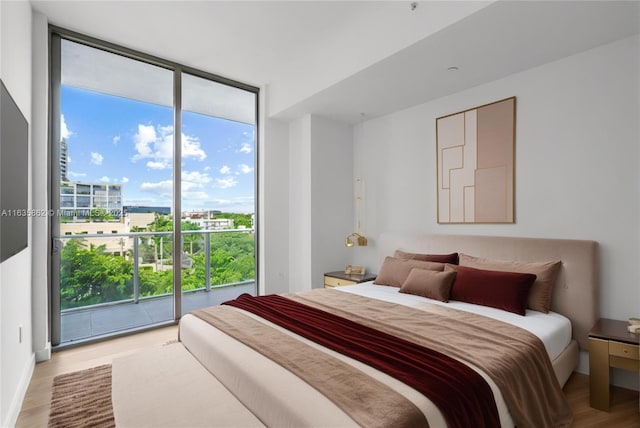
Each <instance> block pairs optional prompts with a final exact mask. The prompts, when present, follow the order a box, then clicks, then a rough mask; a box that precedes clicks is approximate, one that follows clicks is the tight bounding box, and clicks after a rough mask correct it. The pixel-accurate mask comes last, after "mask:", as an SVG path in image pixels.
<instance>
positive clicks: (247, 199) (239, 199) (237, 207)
mask: <svg viewBox="0 0 640 428" xmlns="http://www.w3.org/2000/svg"><path fill="white" fill-rule="evenodd" d="M212 203H213V205H214V206H216V207H219V208H220V209H224V210H227V211H230V212H236V213H252V212H254V211H255V198H254V197H253V196H236V197H235V198H231V199H214V200H213V201H212Z"/></svg>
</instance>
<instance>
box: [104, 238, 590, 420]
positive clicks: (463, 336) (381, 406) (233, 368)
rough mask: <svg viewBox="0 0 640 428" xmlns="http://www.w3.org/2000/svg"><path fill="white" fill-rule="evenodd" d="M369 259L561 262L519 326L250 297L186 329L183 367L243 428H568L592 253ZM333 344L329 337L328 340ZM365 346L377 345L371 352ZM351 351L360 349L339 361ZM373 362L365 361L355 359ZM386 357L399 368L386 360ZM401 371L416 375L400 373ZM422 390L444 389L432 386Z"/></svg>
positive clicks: (524, 251)
mask: <svg viewBox="0 0 640 428" xmlns="http://www.w3.org/2000/svg"><path fill="white" fill-rule="evenodd" d="M374 245H376V246H377V249H378V254H379V260H380V266H381V267H384V263H385V259H386V257H387V256H389V255H393V254H394V252H395V251H396V250H402V251H405V252H407V253H424V254H445V253H464V254H468V255H474V256H481V257H483V258H488V259H496V260H508V261H516V262H537V261H550V260H551V261H560V262H561V264H560V268H559V271H558V273H557V279H556V281H555V282H556V283H555V286H554V288H553V298H552V300H551V302H552V303H551V311H550V312H549V314H542V313H540V312H536V311H531V310H528V309H527V311H526V315H525V316H521V315H516V314H513V313H507V312H505V311H503V310H501V309H498V308H491V307H486V306H484V305H476V304H472V303H467V302H456V301H449V302H448V303H442V302H438V301H435V300H433V299H427V298H425V297H422V296H417V295H415V294H407V293H400V292H399V287H393V286H389V285H386V284H375V283H364V284H358V285H355V286H349V287H340V288H339V289H338V290H327V289H320V290H311V291H309V292H303V293H296V294H295V295H286V296H270V297H269V299H264V298H262V299H253V298H251V297H250V296H245V297H243V298H241V299H237V301H236V302H235V303H234V302H232V303H230V304H229V305H223V306H221V307H216V308H209V309H206V310H205V311H198V313H193V314H189V315H187V316H184V317H183V318H182V319H181V322H180V331H179V335H180V342H181V346H183V347H184V348H185V349H186V350H188V353H186V355H189V356H190V357H193V358H195V360H197V361H198V362H199V364H200V365H201V367H200V368H202V367H203V368H205V369H206V372H207V373H210V374H212V375H213V377H214V378H215V381H216V382H219V384H221V385H223V386H224V388H223V389H226V391H228V392H229V393H230V395H229V394H228V395H226V396H225V400H228V401H233V402H234V403H235V404H237V405H238V406H239V407H240V408H242V411H243V412H245V413H246V414H248V415H250V416H251V417H255V419H251V418H247V417H246V415H245V414H243V418H244V419H242V421H243V422H239V425H243V426H246V425H251V426H253V425H257V424H264V425H266V426H273V427H276V426H277V427H300V426H335V427H348V426H427V425H428V426H430V427H440V426H442V427H444V426H504V427H508V426H511V427H513V426H516V425H517V426H518V427H526V426H536V427H539V426H569V424H570V421H571V415H570V410H569V409H568V405H567V403H566V399H565V397H564V395H563V393H562V391H561V389H560V388H561V386H562V385H564V383H565V382H566V380H567V379H568V377H569V376H570V374H571V372H572V371H573V370H574V369H575V368H576V366H577V363H578V354H579V350H580V349H581V348H582V349H586V345H587V332H588V329H589V328H590V327H591V325H593V323H595V321H596V320H597V318H598V301H597V299H598V276H599V273H598V246H597V243H596V242H593V241H578V240H558V239H532V238H513V237H485V236H463V235H411V236H409V235H399V234H384V235H382V236H381V237H380V238H379V239H378V240H377V241H376V242H375V244H374ZM465 269H466V268H465ZM457 275H458V276H461V274H460V273H458V274H457ZM379 277H380V276H379ZM302 310H304V313H303V314H301V315H296V316H299V317H300V318H295V319H290V317H291V316H292V315H291V314H294V313H296V314H297V313H298V312H299V311H302ZM326 313H329V315H328V316H327V315H326ZM319 316H322V318H321V319H320V318H318V317H319ZM325 317H326V319H325ZM325 324H326V325H325ZM307 325H308V326H307ZM317 325H322V328H323V329H322V330H321V331H320V332H318V331H317V330H316V329H317V328H319V327H317ZM305 326H307V327H305ZM307 328H309V329H310V330H306V329H307ZM356 329H357V332H356ZM327 332H330V333H331V335H333V334H334V333H336V337H331V338H323V337H324V336H325V335H328V333H327ZM319 336H323V337H319ZM361 336H362V339H361ZM372 336H380V337H381V339H380V340H384V341H385V342H384V344H383V345H379V344H375V345H371V346H370V345H369V342H370V341H372V340H373V339H372ZM311 339H313V340H311ZM323 340H325V342H323ZM360 340H362V343H363V344H364V345H362V344H361V343H360V342H359V341H360ZM376 340H378V339H376ZM387 340H389V342H386V341H387ZM345 342H350V343H349V347H350V346H352V344H351V342H353V343H354V344H355V345H353V346H355V347H357V346H364V348H358V349H356V350H350V349H346V347H347V345H345ZM320 343H321V344H320ZM379 346H382V348H380V349H383V351H381V352H380V351H379V350H378V348H377V347H379ZM405 347H406V348H405ZM450 348H451V349H450ZM498 348H500V349H498ZM503 348H504V349H503ZM362 349H364V350H366V352H363V351H362ZM376 352H378V353H380V355H379V356H378V357H375V355H376ZM496 352H498V353H501V354H499V355H500V357H499V358H496V355H497V354H496ZM369 353H371V354H373V357H372V356H371V355H366V356H362V354H369ZM396 353H397V356H396ZM423 353H424V354H425V355H427V354H428V358H434V362H433V363H431V364H432V366H429V368H428V369H424V368H416V367H415V364H414V358H418V357H417V356H422V355H423ZM391 354H393V358H395V359H393V360H388V358H391V357H389V355H391ZM376 358H377V359H376ZM420 358H422V357H420ZM425 358H426V357H425ZM405 363H406V364H405ZM404 365H407V366H408V367H409V368H408V369H407V370H422V371H416V372H415V373H416V374H415V375H414V374H413V373H414V372H413V371H405V372H401V373H396V372H400V369H399V368H398V367H399V366H402V367H404ZM441 367H446V370H441V369H440V368H441ZM115 369H116V367H114V376H115ZM385 370H387V371H385ZM407 373H409V374H407ZM394 376H395V377H394ZM423 376H427V377H429V379H431V378H430V376H440V377H436V378H435V380H434V379H432V380H430V381H429V382H426V381H422V379H423ZM396 377H397V378H398V379H403V380H402V381H401V380H398V379H396ZM445 378H446V379H449V380H447V381H446V382H448V383H451V384H452V385H448V384H447V385H446V386H442V390H440V389H439V388H440V386H439V387H438V389H437V390H430V389H429V388H431V387H427V386H425V385H426V384H428V383H429V384H431V383H433V384H438V385H440V384H442V385H444V383H446V382H445ZM450 378H451V379H450ZM416 379H420V381H416ZM424 379H426V378H424ZM461 379H464V381H461ZM523 379H524V381H523ZM114 382H115V381H114ZM412 382H413V383H412ZM474 391H475V392H474ZM428 394H431V395H428ZM474 394H475V395H474ZM487 397H489V400H490V401H491V403H489V402H487V401H486V400H487ZM114 407H116V410H117V406H116V405H115V403H114ZM494 407H495V410H493V409H494ZM487 409H489V410H487ZM117 415H118V411H116V416H117ZM116 420H118V419H116ZM209 421H211V419H209ZM225 421H226V422H227V423H228V421H229V420H228V418H227V419H225ZM247 421H254V422H255V423H253V422H247ZM258 421H259V422H258ZM472 421H473V422H472Z"/></svg>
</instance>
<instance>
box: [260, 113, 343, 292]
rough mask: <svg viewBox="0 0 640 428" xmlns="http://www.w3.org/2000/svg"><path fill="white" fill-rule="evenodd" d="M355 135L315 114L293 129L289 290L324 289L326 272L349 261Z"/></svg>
mask: <svg viewBox="0 0 640 428" xmlns="http://www.w3.org/2000/svg"><path fill="white" fill-rule="evenodd" d="M352 133H353V130H352V128H351V126H349V125H344V124H341V123H338V122H335V121H332V120H329V119H325V118H322V117H319V116H311V115H306V116H303V117H301V118H300V119H298V120H296V121H293V122H292V123H291V124H290V126H289V291H303V290H308V289H310V288H318V287H322V286H323V273H324V272H327V271H332V270H339V269H342V268H344V266H345V265H346V264H347V263H349V261H348V259H349V256H350V254H349V251H348V249H347V248H346V247H345V246H344V238H345V236H346V235H347V234H349V233H350V232H352V231H353V227H354V220H353V184H352V181H353V143H352ZM263 226H264V227H269V224H268V223H266V224H265V225H263Z"/></svg>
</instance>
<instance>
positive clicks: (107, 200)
mask: <svg viewBox="0 0 640 428" xmlns="http://www.w3.org/2000/svg"><path fill="white" fill-rule="evenodd" d="M51 46H52V55H51V58H52V61H51V64H52V67H51V77H52V78H51V94H52V96H51V100H52V103H51V106H52V108H51V122H52V132H51V153H52V162H51V171H52V178H51V189H52V191H51V206H52V209H53V210H54V213H55V215H54V216H53V217H52V220H51V221H52V224H51V233H52V241H53V248H54V251H53V255H52V263H51V265H52V267H53V269H52V287H51V288H52V294H51V297H52V298H51V302H52V343H53V344H54V345H58V344H68V343H72V342H76V341H82V340H87V339H92V338H97V337H101V336H104V335H111V334H116V333H120V332H123V331H129V330H132V329H139V328H146V327H148V326H151V325H158V324H162V323H167V322H173V321H174V320H176V319H178V318H179V317H180V316H181V315H182V314H184V313H186V312H188V311H190V310H193V309H196V308H199V307H204V306H209V305H212V304H217V303H220V302H221V301H224V300H227V299H230V298H233V297H235V296H237V295H238V294H240V293H243V292H249V293H252V294H255V293H256V290H257V285H256V278H257V275H256V270H257V266H256V260H257V257H256V248H257V246H256V241H255V237H256V233H255V230H256V224H255V213H256V211H257V210H256V197H255V195H256V194H257V192H256V187H257V182H256V178H255V177H256V170H255V164H256V162H255V159H256V144H255V142H256V138H257V135H256V134H257V96H258V92H257V89H256V88H253V87H250V86H247V85H243V84H240V83H237V82H231V81H229V80H226V79H221V78H218V77H216V76H212V75H209V74H207V73H203V72H200V71H197V70H191V69H185V68H184V67H182V66H180V65H178V64H174V63H171V62H169V61H164V60H162V59H159V58H155V57H149V56H146V55H143V54H140V53H137V52H133V51H131V50H128V49H124V48H120V47H117V46H113V45H109V44H106V43H102V42H100V41H96V40H93V39H88V38H84V37H82V36H78V35H76V34H72V33H68V32H66V31H64V30H59V29H52V36H51Z"/></svg>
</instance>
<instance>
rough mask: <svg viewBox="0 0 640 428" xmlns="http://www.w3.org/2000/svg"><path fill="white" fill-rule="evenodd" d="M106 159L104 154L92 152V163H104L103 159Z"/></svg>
mask: <svg viewBox="0 0 640 428" xmlns="http://www.w3.org/2000/svg"><path fill="white" fill-rule="evenodd" d="M103 160H104V156H102V155H101V154H100V153H98V152H91V163H92V164H94V165H102V161H103Z"/></svg>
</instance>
